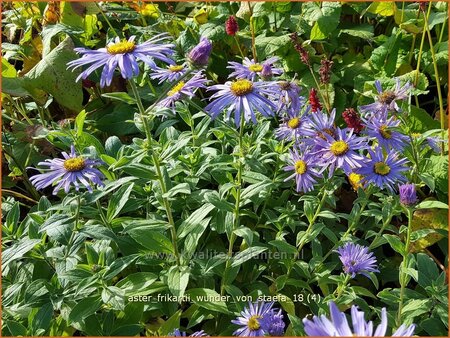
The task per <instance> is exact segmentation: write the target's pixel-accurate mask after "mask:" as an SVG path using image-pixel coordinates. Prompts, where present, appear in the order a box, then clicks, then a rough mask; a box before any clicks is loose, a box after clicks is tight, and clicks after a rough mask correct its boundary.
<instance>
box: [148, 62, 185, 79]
mask: <svg viewBox="0 0 450 338" xmlns="http://www.w3.org/2000/svg"><path fill="white" fill-rule="evenodd" d="M187 70H188V68H187V67H186V65H185V64H182V65H171V66H169V67H167V68H160V67H155V68H154V69H153V73H152V74H150V77H151V78H152V79H158V80H159V82H158V84H161V83H163V82H165V81H168V82H174V81H178V80H179V79H180V78H181V77H183V76H184V75H185V74H186V72H187Z"/></svg>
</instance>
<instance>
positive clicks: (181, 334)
mask: <svg viewBox="0 0 450 338" xmlns="http://www.w3.org/2000/svg"><path fill="white" fill-rule="evenodd" d="M169 337H209V336H208V335H207V334H206V333H205V331H203V330H201V331H197V332H194V333H193V334H191V335H189V336H188V335H187V333H186V332H181V331H180V330H179V329H176V330H175V331H173V332H172V333H171V334H169Z"/></svg>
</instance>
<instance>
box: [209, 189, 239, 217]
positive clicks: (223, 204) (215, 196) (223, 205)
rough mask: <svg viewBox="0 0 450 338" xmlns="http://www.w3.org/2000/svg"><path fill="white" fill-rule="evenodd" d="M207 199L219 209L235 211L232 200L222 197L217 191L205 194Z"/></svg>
mask: <svg viewBox="0 0 450 338" xmlns="http://www.w3.org/2000/svg"><path fill="white" fill-rule="evenodd" d="M205 200H206V201H207V202H209V203H211V204H212V205H214V206H215V207H216V208H217V209H219V210H222V211H229V212H233V211H234V205H233V204H232V203H230V202H227V201H225V200H223V199H221V198H220V196H219V193H218V192H217V191H212V192H208V193H207V194H205Z"/></svg>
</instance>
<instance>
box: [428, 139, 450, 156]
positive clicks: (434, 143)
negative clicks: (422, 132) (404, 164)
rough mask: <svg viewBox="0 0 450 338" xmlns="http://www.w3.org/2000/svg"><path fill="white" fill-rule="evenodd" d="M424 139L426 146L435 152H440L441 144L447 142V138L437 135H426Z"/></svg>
mask: <svg viewBox="0 0 450 338" xmlns="http://www.w3.org/2000/svg"><path fill="white" fill-rule="evenodd" d="M425 140H426V142H427V144H428V146H429V147H430V148H431V149H432V150H433V151H434V152H435V153H440V152H441V146H442V144H443V143H446V142H447V140H445V139H442V138H440V137H437V136H430V137H427V138H426V139H425Z"/></svg>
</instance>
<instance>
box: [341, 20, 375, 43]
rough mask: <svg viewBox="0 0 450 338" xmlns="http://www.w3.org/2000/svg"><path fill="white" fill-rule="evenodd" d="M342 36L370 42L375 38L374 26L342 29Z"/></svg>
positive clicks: (364, 25) (365, 25) (367, 25)
mask: <svg viewBox="0 0 450 338" xmlns="http://www.w3.org/2000/svg"><path fill="white" fill-rule="evenodd" d="M341 34H348V35H351V36H355V37H357V38H361V39H363V40H369V41H370V40H372V38H373V26H372V25H369V24H362V25H357V26H354V27H352V28H347V29H341V30H340V31H339V35H341Z"/></svg>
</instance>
